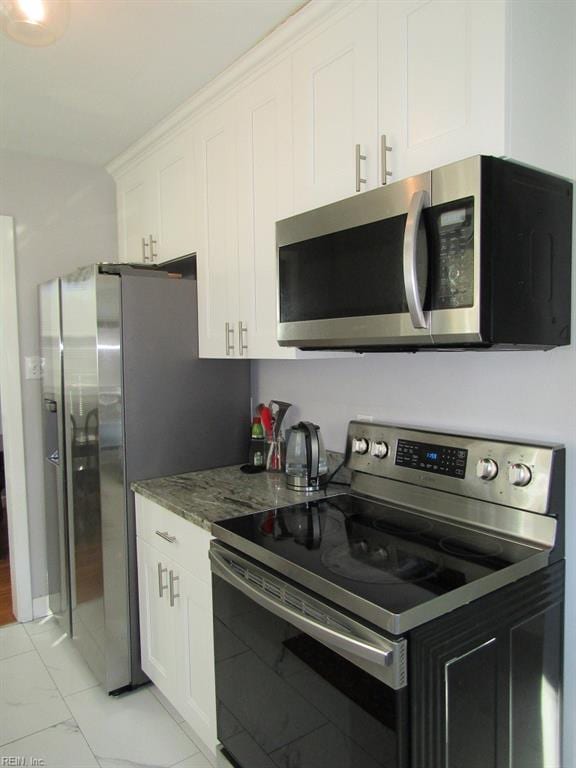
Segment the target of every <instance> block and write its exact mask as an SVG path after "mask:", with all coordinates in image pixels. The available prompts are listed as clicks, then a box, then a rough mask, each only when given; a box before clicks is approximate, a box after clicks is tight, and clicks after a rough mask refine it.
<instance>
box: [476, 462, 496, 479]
mask: <svg viewBox="0 0 576 768" xmlns="http://www.w3.org/2000/svg"><path fill="white" fill-rule="evenodd" d="M497 474H498V464H496V462H495V461H494V459H488V458H486V459H479V461H478V464H476V477H477V478H478V479H479V480H494V478H495V477H496V475H497Z"/></svg>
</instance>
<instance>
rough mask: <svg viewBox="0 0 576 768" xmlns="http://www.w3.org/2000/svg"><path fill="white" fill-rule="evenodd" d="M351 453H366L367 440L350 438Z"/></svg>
mask: <svg viewBox="0 0 576 768" xmlns="http://www.w3.org/2000/svg"><path fill="white" fill-rule="evenodd" d="M352 453H360V454H364V453H368V440H365V439H364V438H363V437H354V438H352Z"/></svg>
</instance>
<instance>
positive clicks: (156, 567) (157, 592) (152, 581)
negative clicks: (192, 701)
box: [137, 538, 176, 700]
mask: <svg viewBox="0 0 576 768" xmlns="http://www.w3.org/2000/svg"><path fill="white" fill-rule="evenodd" d="M137 544H138V596H139V605H140V647H141V656H142V668H143V669H144V672H146V674H147V675H148V677H149V678H150V679H151V680H153V681H154V682H155V683H156V685H157V686H158V688H160V690H161V691H162V693H163V694H164V695H165V696H166V698H168V699H170V700H173V699H174V698H175V696H176V690H175V688H176V686H175V681H176V670H175V669H174V665H175V655H174V637H175V624H176V622H175V619H176V616H175V611H174V610H173V609H172V610H171V608H170V602H169V599H168V597H167V593H168V571H169V569H170V568H171V567H172V562H171V561H170V560H168V559H167V558H166V557H165V556H164V555H163V554H162V553H161V552H160V551H159V550H157V549H155V548H154V547H151V546H150V545H149V544H147V543H146V542H145V541H143V540H142V539H140V538H138V542H137Z"/></svg>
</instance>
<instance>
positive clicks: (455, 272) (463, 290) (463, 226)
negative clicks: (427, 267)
mask: <svg viewBox="0 0 576 768" xmlns="http://www.w3.org/2000/svg"><path fill="white" fill-rule="evenodd" d="M429 224H430V236H431V239H432V242H433V244H434V245H433V250H432V252H433V253H434V254H435V256H434V263H433V268H432V270H433V278H432V280H433V286H432V309H458V308H459V307H472V306H473V305H474V198H472V197H469V198H466V199H465V200H457V201H455V202H452V203H449V204H447V205H439V206H437V207H434V208H431V209H430V212H429Z"/></svg>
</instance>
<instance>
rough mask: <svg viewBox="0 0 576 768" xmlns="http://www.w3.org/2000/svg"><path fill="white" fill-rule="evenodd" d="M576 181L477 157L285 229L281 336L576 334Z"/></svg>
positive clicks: (384, 340)
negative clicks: (574, 315) (575, 227)
mask: <svg viewBox="0 0 576 768" xmlns="http://www.w3.org/2000/svg"><path fill="white" fill-rule="evenodd" d="M571 227H572V184H571V183H570V182H568V181H566V180H564V179H561V178H558V177H555V176H551V175H549V174H545V173H542V172H540V171H536V170H534V169H531V168H525V167H523V166H521V165H518V164H516V163H512V162H508V161H505V160H500V159H497V158H494V157H484V156H477V157H471V158H469V159H467V160H463V161H461V162H457V163H453V164H451V165H447V166H444V167H442V168H438V169H436V170H434V171H431V172H429V173H423V174H421V175H419V176H413V177H411V178H408V179H405V180H403V181H398V182H396V183H394V184H389V185H386V186H385V187H381V188H379V189H374V190H372V191H369V192H365V193H363V194H361V195H356V196H355V197H351V198H348V199H346V200H341V201H339V202H336V203H333V204H331V205H327V206H324V207H322V208H318V209H317V210H313V211H310V212H307V213H303V214H300V215H298V216H293V217H291V218H289V219H285V220H283V221H279V222H277V224H276V240H277V246H278V342H279V344H280V345H281V346H296V347H300V348H302V349H321V348H342V349H344V348H351V349H357V350H364V351H370V350H378V349H397V350H402V349H411V350H414V349H417V348H424V349H426V348H431V347H446V348H454V347H457V348H459V347H472V348H482V347H498V348H504V349H513V348H527V349H529V348H549V347H554V346H557V345H562V344H569V343H570V284H571V282H570V270H571V248H572V234H571Z"/></svg>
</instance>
